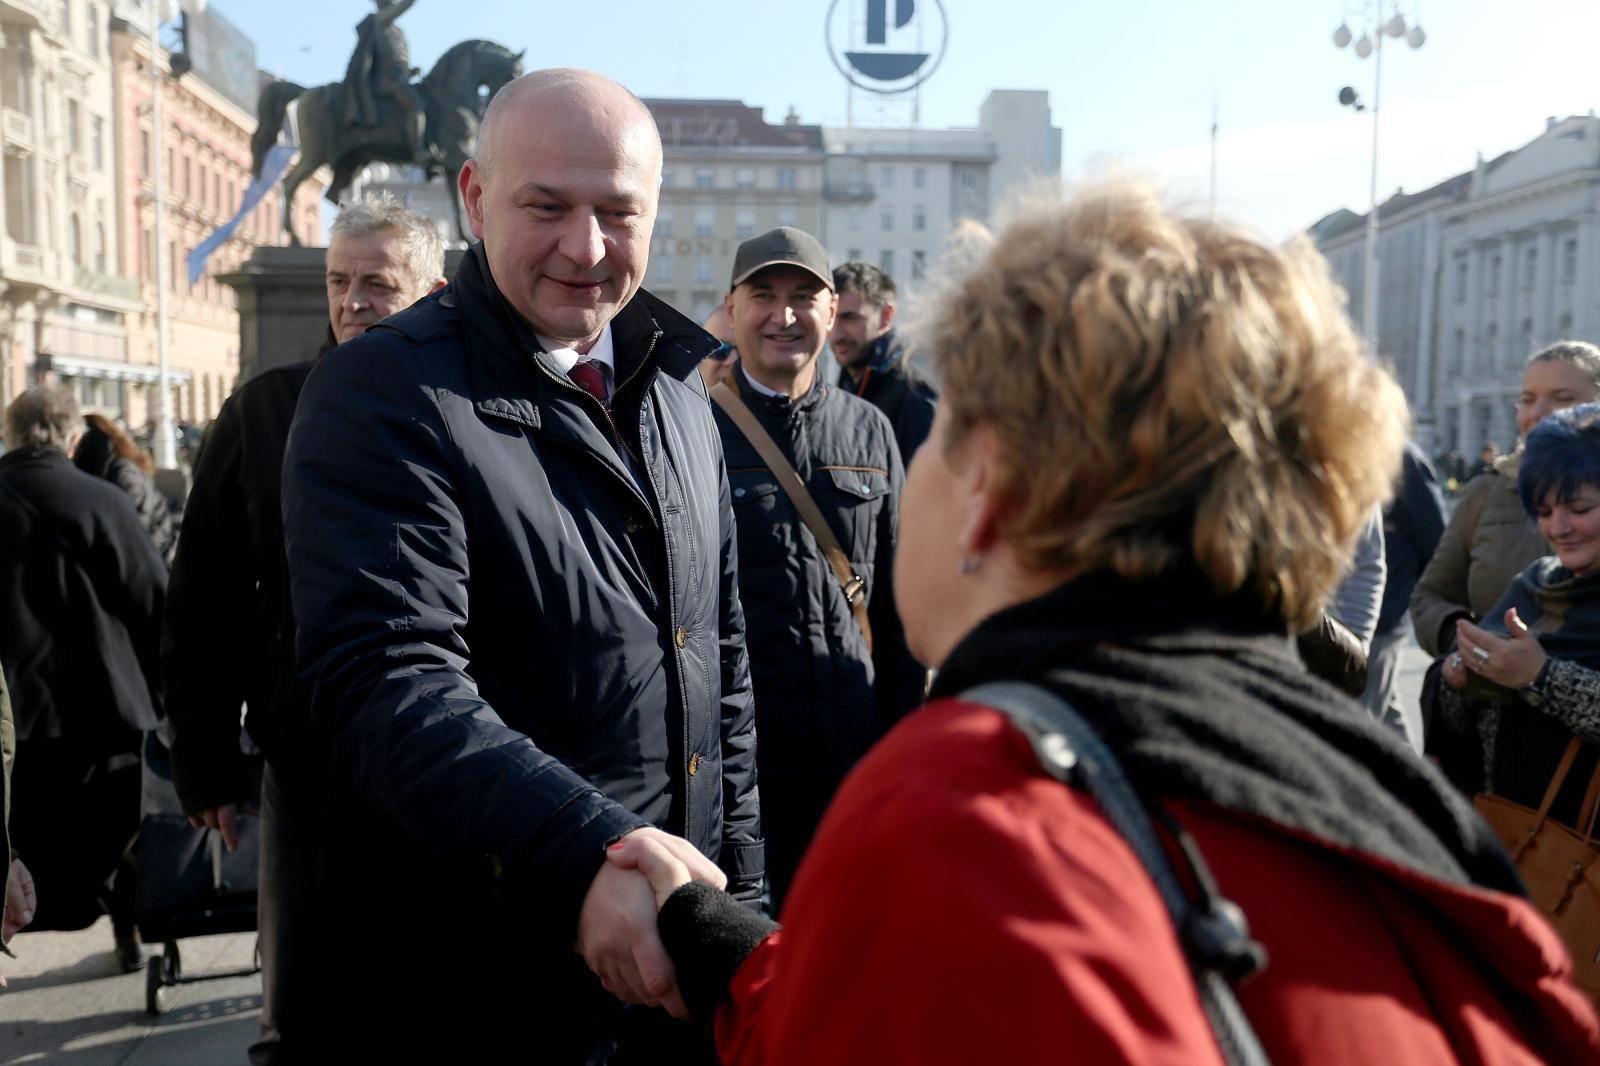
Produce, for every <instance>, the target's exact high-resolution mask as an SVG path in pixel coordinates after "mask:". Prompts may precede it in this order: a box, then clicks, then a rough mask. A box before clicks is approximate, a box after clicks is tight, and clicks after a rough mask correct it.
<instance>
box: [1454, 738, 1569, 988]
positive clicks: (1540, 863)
mask: <svg viewBox="0 0 1600 1066" xmlns="http://www.w3.org/2000/svg"><path fill="white" fill-rule="evenodd" d="M1582 748H1583V741H1582V740H1581V739H1579V738H1578V737H1573V738H1572V742H1571V743H1569V744H1568V745H1567V750H1566V752H1565V753H1564V754H1563V755H1562V756H1561V762H1560V763H1559V764H1558V765H1557V766H1556V772H1555V776H1553V777H1552V778H1551V779H1550V785H1549V787H1548V788H1546V789H1545V792H1544V799H1543V800H1541V801H1540V803H1539V809H1538V810H1537V811H1535V810H1531V809H1529V808H1527V807H1524V806H1523V805H1522V804H1520V803H1513V802H1511V801H1510V800H1508V799H1506V798H1505V797H1503V796H1492V795H1489V794H1488V793H1481V794H1479V795H1478V796H1477V797H1475V798H1474V799H1473V801H1472V805H1473V806H1474V807H1476V808H1477V810H1478V813H1479V814H1480V815H1482V817H1483V820H1484V821H1486V822H1488V823H1489V826H1490V828H1492V829H1493V830H1494V832H1495V835H1496V836H1498V837H1499V838H1500V842H1501V843H1502V844H1504V845H1505V848H1506V850H1507V851H1508V852H1510V853H1511V861H1512V863H1514V864H1515V865H1516V867H1517V872H1518V873H1519V874H1521V875H1522V881H1523V883H1524V884H1525V885H1527V888H1528V899H1529V900H1530V901H1531V902H1532V903H1533V905H1534V906H1535V907H1537V908H1538V909H1539V910H1540V912H1541V913H1543V914H1544V916H1545V918H1546V919H1547V920H1548V921H1549V922H1550V924H1551V925H1552V926H1553V927H1554V928H1555V930H1556V932H1557V933H1559V934H1560V935H1561V939H1562V940H1563V941H1565V943H1566V945H1567V951H1568V952H1570V953H1571V955H1572V978H1573V981H1574V983H1576V984H1577V985H1578V987H1579V988H1582V989H1583V990H1584V991H1585V992H1587V993H1588V994H1589V997H1590V998H1591V999H1593V1000H1595V1001H1596V1002H1600V843H1597V842H1596V841H1595V839H1594V829H1595V815H1596V813H1597V811H1600V766H1596V767H1595V771H1594V774H1593V775H1592V776H1591V777H1590V778H1589V788H1588V790H1587V791H1586V792H1585V793H1584V797H1583V804H1582V805H1581V806H1580V807H1579V808H1578V821H1577V824H1578V825H1580V826H1582V827H1583V829H1582V832H1579V831H1578V830H1576V829H1573V828H1572V827H1570V826H1566V825H1563V824H1561V823H1560V822H1556V821H1552V820H1551V819H1550V817H1549V815H1550V807H1551V805H1552V804H1554V803H1555V798H1556V794H1557V793H1558V792H1560V791H1561V786H1562V784H1563V783H1565V781H1566V779H1567V774H1569V773H1570V772H1571V771H1572V765H1573V763H1574V762H1576V761H1577V758H1578V752H1579V751H1580V750H1582Z"/></svg>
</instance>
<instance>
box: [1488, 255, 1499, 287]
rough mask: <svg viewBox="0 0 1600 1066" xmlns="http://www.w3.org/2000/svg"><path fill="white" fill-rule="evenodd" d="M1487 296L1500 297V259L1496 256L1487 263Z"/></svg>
mask: <svg viewBox="0 0 1600 1066" xmlns="http://www.w3.org/2000/svg"><path fill="white" fill-rule="evenodd" d="M1489 295H1490V296H1499V295H1500V257H1499V256H1498V255H1497V256H1495V257H1494V258H1493V259H1491V260H1490V261H1489Z"/></svg>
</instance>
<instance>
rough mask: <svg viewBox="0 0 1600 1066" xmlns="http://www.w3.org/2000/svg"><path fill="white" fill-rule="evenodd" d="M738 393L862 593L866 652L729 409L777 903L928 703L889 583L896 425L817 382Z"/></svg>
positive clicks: (740, 383) (727, 440) (743, 594)
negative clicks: (845, 797)
mask: <svg viewBox="0 0 1600 1066" xmlns="http://www.w3.org/2000/svg"><path fill="white" fill-rule="evenodd" d="M733 382H734V384H736V385H737V387H738V390H739V394H740V396H741V397H742V398H743V399H744V401H745V403H746V404H747V405H748V406H749V408H750V410H751V412H752V413H753V414H754V415H755V416H756V418H757V420H759V421H760V422H761V424H762V426H763V427H764V428H765V429H766V431H767V433H768V434H769V435H770V436H771V437H772V439H773V440H774V441H775V442H776V443H777V445H778V447H779V448H781V449H782V450H783V453H784V457H785V458H787V459H788V460H789V462H790V464H791V465H792V466H793V467H794V468H795V472H796V473H798V474H799V475H800V477H801V478H802V479H803V480H804V481H805V483H806V488H807V489H808V490H809V492H810V493H811V497H812V499H813V500H815V501H816V504H817V508H818V510H820V511H821V512H822V515H823V517H824V518H825V519H827V521H828V524H829V526H830V527H831V528H832V530H833V533H834V536H836V537H838V538H839V544H840V547H841V548H843V550H844V553H845V555H847V556H848V557H849V558H850V561H851V564H852V565H853V567H854V569H855V572H856V574H857V575H858V576H859V577H861V578H862V580H863V581H864V582H865V583H866V595H867V604H868V609H867V615H868V622H869V624H870V625H871V627H872V637H873V648H872V650H871V651H870V652H869V651H868V650H867V646H866V640H865V638H864V636H863V635H862V632H861V627H860V625H859V624H858V623H857V622H856V619H855V616H854V615H853V614H852V613H851V610H850V605H849V603H848V602H847V601H846V600H845V596H844V591H843V589H841V588H840V585H839V580H838V578H837V576H836V575H835V574H834V572H833V570H832V568H830V567H829V566H828V562H827V559H826V557H825V556H824V555H823V554H822V550H821V549H820V548H819V547H818V546H817V542H816V539H815V538H814V537H812V535H811V531H810V530H809V529H807V528H806V527H805V523H804V522H803V521H801V519H800V515H799V512H798V511H797V510H796V509H795V506H794V504H793V503H791V502H790V500H789V497H788V496H787V495H786V494H785V493H784V492H783V490H782V488H781V487H780V486H779V484H778V479H777V478H776V477H775V476H774V475H773V473H772V472H771V471H770V470H769V469H768V468H767V466H766V464H765V463H764V462H762V460H761V457H760V455H759V454H758V453H757V452H756V449H755V446H754V445H752V444H751V443H750V442H749V441H748V440H746V439H745V436H744V434H743V433H741V432H740V431H739V429H738V427H737V426H735V425H734V424H733V421H732V420H731V419H729V418H728V416H727V414H725V413H724V412H723V411H722V409H721V408H720V407H719V408H717V409H716V416H717V429H718V430H719V431H720V432H721V434H722V447H723V450H724V452H725V453H726V455H727V461H728V479H729V481H730V483H731V484H732V486H733V510H734V514H735V516H736V517H737V519H738V530H739V589H740V593H739V595H740V599H741V600H742V602H743V604H744V611H745V625H746V628H747V629H748V631H749V640H750V679H751V685H752V689H753V691H754V693H755V700H756V722H757V730H758V732H759V733H760V736H761V744H760V746H759V747H758V749H757V757H758V761H759V764H760V767H761V801H762V802H761V811H762V822H763V826H764V828H765V831H766V833H765V835H766V841H767V868H768V872H769V874H770V875H771V878H772V882H773V894H774V899H775V901H777V900H781V899H782V896H783V893H784V891H785V889H786V888H787V887H788V882H789V879H790V878H791V877H792V876H793V875H794V870H795V867H796V866H797V865H798V863H799V861H800V856H801V854H802V853H803V852H804V850H805V848H806V845H807V844H809V843H810V841H811V836H812V833H813V832H814V831H815V830H816V826H817V822H818V821H819V820H820V819H821V817H822V812H823V811H824V810H825V809H826V808H827V805H828V802H829V800H831V799H832V798H833V793H834V791H835V790H836V789H837V788H838V786H839V783H840V782H841V781H842V780H844V775H845V774H846V773H848V772H849V770H850V768H851V767H852V766H854V765H855V763H856V760H858V759H860V758H861V756H862V755H864V754H866V751H867V749H868V748H869V747H871V746H872V744H873V742H874V741H876V740H877V739H878V737H879V736H881V735H882V734H883V733H884V731H886V730H887V729H888V727H889V726H890V725H892V724H894V723H895V722H897V721H899V719H900V718H901V717H902V716H904V715H905V714H906V713H907V712H908V711H910V710H911V709H912V708H913V707H915V706H917V705H918V704H919V703H921V702H922V690H923V686H924V684H925V679H926V677H927V671H926V670H924V669H923V667H922V666H920V665H919V664H918V663H917V662H916V661H915V660H914V659H913V658H912V657H911V653H910V652H909V651H907V650H906V643H905V634H904V632H903V630H902V629H901V625H900V618H899V615H898V614H897V613H896V612H895V606H894V591H893V588H892V587H891V580H890V578H891V574H892V572H893V567H894V548H895V541H896V538H897V532H898V522H899V503H900V490H901V488H902V486H903V485H904V481H905V477H904V473H903V471H902V469H901V466H900V455H899V451H898V449H897V448H896V446H895V443H894V437H893V433H892V431H891V429H890V426H889V422H888V419H886V418H885V417H884V415H883V414H882V413H881V412H879V411H878V410H877V409H875V408H874V407H873V406H872V405H871V404H869V403H866V402H865V401H862V400H858V399H856V398H855V397H854V396H849V395H846V394H845V393H844V392H842V391H841V390H839V389H836V388H834V387H833V386H831V385H827V384H825V383H823V382H821V381H818V382H816V384H814V385H813V386H812V388H811V391H810V392H808V393H806V394H805V395H804V396H802V397H801V398H800V399H798V400H796V401H794V402H792V403H791V402H790V401H788V400H782V399H776V398H773V397H768V396H764V395H762V394H761V393H759V392H757V391H756V390H755V388H754V387H752V386H751V384H750V379H749V378H748V377H746V376H745V373H744V370H743V368H742V367H737V368H735V370H734V378H733Z"/></svg>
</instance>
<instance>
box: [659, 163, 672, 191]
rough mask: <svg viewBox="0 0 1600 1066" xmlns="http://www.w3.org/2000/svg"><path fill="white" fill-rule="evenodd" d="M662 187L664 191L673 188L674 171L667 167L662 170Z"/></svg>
mask: <svg viewBox="0 0 1600 1066" xmlns="http://www.w3.org/2000/svg"><path fill="white" fill-rule="evenodd" d="M661 187H662V188H663V189H670V188H672V171H671V169H669V168H667V167H662V168H661Z"/></svg>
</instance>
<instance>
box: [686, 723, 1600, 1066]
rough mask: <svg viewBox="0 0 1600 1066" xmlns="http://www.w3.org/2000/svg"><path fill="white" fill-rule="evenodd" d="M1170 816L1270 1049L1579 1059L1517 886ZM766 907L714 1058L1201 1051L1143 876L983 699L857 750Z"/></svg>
mask: <svg viewBox="0 0 1600 1066" xmlns="http://www.w3.org/2000/svg"><path fill="white" fill-rule="evenodd" d="M1169 809H1170V810H1171V812H1172V813H1173V815H1174V816H1175V817H1176V818H1177V820H1178V821H1179V822H1180V823H1181V824H1182V825H1183V826H1184V827H1185V828H1186V829H1187V830H1188V831H1189V832H1190V833H1191V834H1192V836H1193V837H1194V839H1195V841H1196V842H1197V843H1198V845H1199V846H1200V848H1201V850H1202V852H1203V854H1204V855H1205V857H1206V860H1207V862H1208V863H1209V865H1210V867H1211V869H1212V871H1213V873H1214V874H1215V875H1216V877H1217V880H1218V882H1219V884H1220V887H1221V890H1222V891H1223V893H1224V894H1225V895H1227V896H1229V897H1230V898H1232V899H1233V900H1235V901H1236V902H1237V903H1238V904H1239V905H1240V906H1241V907H1242V908H1243V909H1244V911H1245V913H1246V915H1247V916H1248V917H1249V921H1250V925H1251V930H1252V932H1253V934H1254V935H1255V937H1256V938H1257V939H1258V940H1260V941H1261V942H1262V943H1263V944H1264V945H1265V946H1266V948H1267V951H1268V953H1269V956H1270V962H1269V964H1268V967H1267V970H1266V971H1265V973H1263V974H1262V975H1261V976H1259V977H1258V978H1256V979H1255V980H1254V981H1252V982H1250V983H1249V984H1247V985H1246V986H1245V987H1244V988H1243V989H1242V990H1241V991H1240V999H1241V1002H1242V1003H1243V1005H1244V1007H1245V1010H1246V1012H1247V1013H1248V1014H1249V1017H1250V1019H1251V1022H1252V1023H1253V1024H1254V1026H1255V1028H1256V1031H1257V1033H1258V1035H1259V1036H1260V1038H1261V1041H1262V1044H1263V1046H1264V1048H1265V1050H1266V1052H1267V1054H1268V1056H1269V1057H1270V1058H1271V1059H1272V1060H1273V1061H1274V1062H1276V1063H1279V1064H1282V1063H1293V1062H1315V1063H1351V1064H1361V1066H1370V1064H1376V1063H1404V1064H1407V1066H1415V1064H1423V1063H1454V1062H1470V1063H1480V1062H1481V1063H1535V1062H1554V1063H1575V1062H1590V1061H1600V1030H1597V1024H1596V1020H1595V1016H1594V1013H1593V1011H1592V1010H1591V1008H1590V1006H1589V1004H1588V1001H1587V1000H1586V999H1585V997H1584V996H1583V995H1582V993H1580V992H1579V991H1577V989H1576V988H1575V987H1574V986H1573V985H1572V984H1571V983H1570V982H1569V981H1568V980H1567V976H1566V975H1567V971H1568V968H1569V963H1568V960H1567V956H1566V953H1565V950H1564V948H1563V947H1562V945H1561V943H1560V941H1559V940H1558V939H1557V937H1556V935H1555V934H1554V933H1553V932H1552V931H1551V930H1550V929H1549V927H1548V926H1547V925H1545V923H1544V922H1543V920H1542V919H1540V918H1539V916H1538V915H1537V914H1536V913H1535V911H1534V910H1533V909H1532V908H1531V907H1530V906H1529V905H1528V904H1527V903H1526V902H1525V901H1523V900H1520V899H1516V898H1514V897H1511V896H1506V895H1501V894H1497V893H1492V892H1487V891H1482V890H1477V889H1473V888H1466V887H1458V886H1452V885H1447V884H1444V883H1441V882H1437V881H1433V880H1431V879H1428V878H1425V877H1423V876H1421V875H1419V874H1416V873H1413V872H1410V871H1406V870H1402V869H1400V868H1398V867H1395V866H1393V865H1390V864H1386V863H1383V862H1380V861H1378V860H1375V859H1372V858H1369V857H1367V856H1363V855H1357V854H1350V853H1342V852H1339V851H1336V850H1334V849H1332V848H1330V847H1328V846H1326V845H1324V844H1322V843H1319V842H1316V841H1312V840H1308V839H1303V838H1298V837H1292V836H1289V835H1286V833H1285V832H1284V831H1283V830H1281V829H1279V828H1277V827H1275V826H1272V825H1268V824H1266V823H1261V822H1254V823H1248V822H1245V821H1242V820H1241V819H1240V818H1239V817H1238V816H1232V815H1227V814H1224V813H1223V812H1221V811H1220V810H1218V809H1216V808H1211V807H1202V806H1199V805H1197V804H1192V803H1191V804H1172V805H1170V806H1169ZM783 918H784V922H785V926H786V928H785V929H784V930H783V931H781V932H779V933H776V934H774V935H773V936H772V937H770V938H768V939H767V940H766V941H764V942H763V943H762V944H761V946H760V947H758V948H757V949H756V951H755V952H754V953H753V954H751V955H750V957H749V958H747V959H746V960H745V962H744V964H743V966H742V967H741V968H740V969H739V971H738V973H737V975H736V976H735V979H734V981H733V983H732V986H731V988H730V997H731V998H730V1001H729V1002H726V1003H724V1005H723V1006H722V1007H721V1008H720V1009H719V1012H718V1015H717V1019H716V1022H717V1024H716V1031H717V1043H718V1048H719V1052H720V1054H721V1056H722V1060H723V1062H724V1063H727V1064H730V1066H746V1064H749V1066H755V1064H760V1066H780V1064H790V1063H792V1064H795V1066H801V1064H804V1066H815V1064H822V1063H827V1064H830V1066H832V1064H839V1063H853V1062H859V1063H874V1064H879V1063H899V1062H904V1063H919V1064H922V1063H1025V1062H1052V1063H1060V1062H1081V1063H1120V1062H1130V1063H1183V1064H1185V1066H1189V1064H1204V1063H1219V1062H1220V1061H1221V1059H1220V1054H1219V1052H1218V1050H1217V1046H1216V1043H1215V1040H1214V1039H1213V1037H1212V1034H1211V1029H1210V1027H1209V1025H1208V1023H1207V1021H1206V1018H1205V1015H1204V1014H1203V1013H1202V1011H1201V1008H1200V1003H1199V999H1198V997H1197V995H1196V993H1195V990H1194V985H1193V982H1192V980H1191V978H1190V974H1189V969H1188V966H1187V965H1186V963H1185V961H1184V958H1183V955H1182V952H1181V949H1180V947H1179V944H1178V941H1177V938H1176V936H1175V934H1174V932H1173V930H1172V928H1171V926H1170V924H1169V922H1168V919H1167V916H1166V913H1165V911H1164V910H1163V908H1162V905H1161V901H1160V899H1159V897H1158V896H1157V894H1156V891H1155V888H1154V886H1153V885H1152V884H1151V882H1150V880H1149V878H1148V876H1147V875H1146V874H1145V872H1144V869H1143V867H1142V866H1140V864H1139V862H1138V860H1137V859H1136V858H1135V857H1134V855H1133V853H1132V851H1131V850H1130V849H1129V848H1128V846H1127V844H1126V843H1125V842H1124V841H1123V839H1122V838H1121V837H1120V836H1119V835H1118V834H1117V833H1116V832H1115V831H1114V830H1113V829H1112V828H1111V826H1110V825H1109V824H1108V823H1107V822H1106V821H1105V820H1104V819H1103V818H1102V817H1101V816H1100V814H1099V813H1098V810H1097V808H1096V807H1095V805H1094V803H1093V801H1092V800H1090V799H1089V798H1088V797H1086V796H1085V795H1083V794H1080V793H1078V792H1075V791H1072V790H1070V789H1068V788H1065V787H1064V786H1062V785H1061V784H1059V783H1057V782H1055V781H1053V780H1050V779H1049V778H1046V777H1045V776H1044V775H1043V774H1042V773H1041V772H1040V771H1039V768H1038V764H1037V762H1036V760H1035V757H1034V755H1033V753H1032V751H1031V750H1030V748H1029V746H1028V743H1027V741H1026V740H1025V739H1024V738H1023V737H1022V736H1021V734H1019V733H1017V732H1016V731H1015V730H1014V729H1012V727H1011V726H1010V725H1009V724H1008V723H1007V722H1006V720H1005V719H1004V718H1003V717H1002V716H1001V715H999V714H998V713H997V712H995V711H992V710H990V709H988V708H984V707H978V706H974V705H971V704H964V703H960V702H958V701H955V700H941V701H938V702H935V703H933V704H930V705H929V706H928V707H927V708H925V709H924V710H922V711H920V712H918V713H917V714H915V715H913V716H912V717H911V718H909V719H907V720H906V721H905V722H903V723H901V724H900V726H898V727H897V728H896V729H895V730H894V731H893V732H892V733H891V734H890V735H889V737H888V738H886V739H885V741H884V742H883V743H882V744H880V745H879V746H878V748H877V749H875V750H874V751H873V752H872V753H871V754H870V755H869V756H868V757H867V758H866V759H865V760H864V761H863V762H862V763H861V764H860V765H859V766H858V767H857V769H856V770H855V772H854V773H853V775H852V776H851V777H850V778H849V779H848V780H847V781H846V783H845V785H844V787H843V788H842V789H841V791H840V792H839V794H838V796H837V798H836V800H835V802H834V805H833V807H832V808H831V809H830V810H829V812H828V815H827V817H826V818H825V819H824V821H823V823H822V825H821V828H820V830H819V832H818V835H817V838H816V841H815V843H814V845H813V848H812V850H811V852H810V853H809V854H808V856H807V858H806V860H805V863H804V864H803V865H802V866H801V868H800V872H799V876H798V878H797V880H796V882H795V885H794V889H793V893H792V895H791V896H790V899H789V903H788V906H787V907H786V908H785V911H784V914H783ZM1513 990H1516V991H1513Z"/></svg>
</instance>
